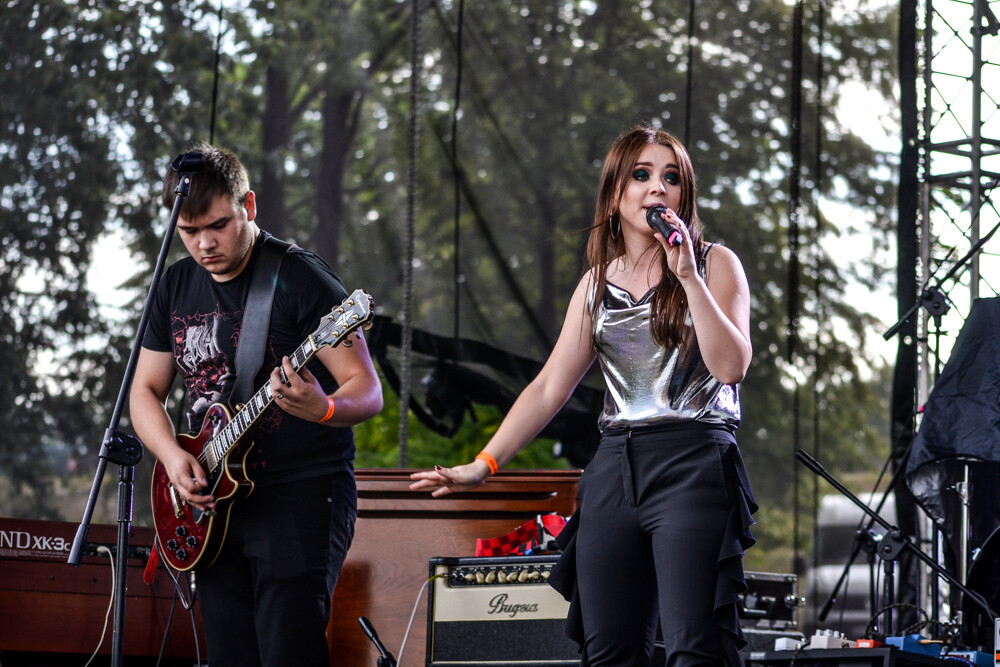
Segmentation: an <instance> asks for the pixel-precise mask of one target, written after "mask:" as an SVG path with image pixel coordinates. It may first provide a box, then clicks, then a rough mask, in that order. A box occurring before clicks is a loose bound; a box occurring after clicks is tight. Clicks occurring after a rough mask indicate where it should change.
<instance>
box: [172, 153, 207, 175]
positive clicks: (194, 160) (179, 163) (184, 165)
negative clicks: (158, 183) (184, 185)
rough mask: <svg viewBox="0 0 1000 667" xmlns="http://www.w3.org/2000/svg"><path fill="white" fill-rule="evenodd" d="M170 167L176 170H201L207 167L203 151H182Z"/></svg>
mask: <svg viewBox="0 0 1000 667" xmlns="http://www.w3.org/2000/svg"><path fill="white" fill-rule="evenodd" d="M170 168H171V169H173V170H174V171H176V172H186V171H201V170H202V169H204V168H205V155H204V154H203V153H198V152H194V153H181V154H180V155H178V156H177V157H175V158H174V160H173V162H171V163H170Z"/></svg>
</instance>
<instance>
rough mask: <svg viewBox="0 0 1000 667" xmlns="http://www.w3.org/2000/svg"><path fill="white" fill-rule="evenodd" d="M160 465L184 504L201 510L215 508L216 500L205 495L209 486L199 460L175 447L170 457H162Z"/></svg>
mask: <svg viewBox="0 0 1000 667" xmlns="http://www.w3.org/2000/svg"><path fill="white" fill-rule="evenodd" d="M160 463H161V464H162V465H163V467H164V469H165V470H166V472H167V477H169V478H170V483H171V484H172V485H173V487H174V489H175V490H176V491H177V495H178V496H180V499H181V501H182V502H184V503H186V504H188V505H191V506H192V507H197V508H198V509H200V510H210V509H213V508H214V507H215V498H213V497H212V496H211V495H209V494H205V493H203V492H204V491H205V490H206V487H207V486H208V480H207V478H206V477H205V471H204V470H202V467H201V466H200V465H199V464H198V459H196V458H195V457H194V456H192V455H191V454H189V453H188V452H187V451H185V450H183V449H181V448H180V447H175V448H172V449H171V451H170V453H169V455H166V456H163V457H161V459H160Z"/></svg>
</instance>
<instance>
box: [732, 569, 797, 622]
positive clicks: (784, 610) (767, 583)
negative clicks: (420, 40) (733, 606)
mask: <svg viewBox="0 0 1000 667" xmlns="http://www.w3.org/2000/svg"><path fill="white" fill-rule="evenodd" d="M746 580H747V591H746V593H744V594H743V595H742V596H740V610H739V614H740V618H741V619H742V621H741V623H742V625H743V629H744V630H747V629H761V630H787V629H794V628H796V627H798V609H799V607H801V606H803V604H804V603H805V600H804V599H803V598H801V597H799V594H798V577H797V576H795V575H794V574H775V573H771V572H747V573H746Z"/></svg>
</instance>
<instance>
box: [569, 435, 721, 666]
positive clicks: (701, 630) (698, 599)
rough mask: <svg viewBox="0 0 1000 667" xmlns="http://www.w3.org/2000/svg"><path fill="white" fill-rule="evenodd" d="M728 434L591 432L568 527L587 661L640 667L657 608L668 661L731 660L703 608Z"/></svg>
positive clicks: (711, 580) (713, 571)
mask: <svg viewBox="0 0 1000 667" xmlns="http://www.w3.org/2000/svg"><path fill="white" fill-rule="evenodd" d="M734 444H735V439H734V438H733V436H732V434H731V433H730V432H728V431H725V430H721V429H715V430H713V429H712V428H704V427H701V426H695V427H690V428H686V429H685V428H681V429H671V430H669V431H668V432H666V433H664V432H662V431H657V432H642V433H639V432H637V433H633V434H627V433H626V434H620V435H609V434H605V436H604V438H603V439H602V440H601V445H600V447H599V448H598V450H597V454H596V455H595V457H594V460H593V461H591V463H590V464H589V465H588V466H587V469H586V470H585V471H584V473H583V475H582V477H581V479H580V485H579V486H580V489H579V492H580V510H579V530H578V533H577V537H576V539H577V544H576V567H577V577H578V585H579V595H580V611H581V615H582V620H583V631H584V636H585V650H586V654H587V659H588V665H590V666H591V667H597V666H598V665H600V666H602V667H603V666H609V665H614V666H616V667H645V666H646V665H647V664H648V663H649V657H650V655H651V654H652V649H653V641H654V636H655V633H656V623H657V618H659V622H660V626H661V629H662V631H663V640H664V646H665V650H666V664H667V665H668V666H670V667H674V666H676V665H684V666H693V665H711V666H712V667H719V665H723V664H726V663H727V662H730V661H731V658H726V656H727V655H729V656H732V655H733V654H734V653H735V649H734V648H733V647H732V646H729V648H728V650H727V648H726V647H725V645H724V643H725V642H729V643H730V644H731V643H732V641H733V638H732V637H731V636H730V635H728V634H727V633H725V632H723V631H722V629H721V628H720V627H719V625H718V624H717V622H716V621H715V619H714V618H713V608H714V603H715V593H716V582H717V578H718V576H719V570H718V567H717V563H718V560H719V554H720V549H721V547H722V543H723V538H724V536H725V533H726V527H727V522H728V520H729V517H730V514H731V511H732V509H733V504H732V502H731V501H730V499H729V497H728V494H727V490H726V482H725V474H724V471H723V463H722V456H721V453H722V452H723V451H725V448H727V447H729V446H732V445H734Z"/></svg>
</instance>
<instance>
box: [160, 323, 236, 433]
mask: <svg viewBox="0 0 1000 667" xmlns="http://www.w3.org/2000/svg"><path fill="white" fill-rule="evenodd" d="M237 321H238V320H237V319H236V317H235V315H234V314H232V313H219V312H212V313H197V314H193V315H190V316H187V317H182V316H177V315H175V316H174V318H173V322H172V325H171V330H172V332H173V337H174V344H173V348H174V362H175V363H176V364H177V368H178V369H179V370H180V372H181V376H182V377H183V378H184V386H185V387H186V388H187V393H188V406H189V407H188V427H189V429H191V431H192V432H194V431H196V430H198V429H200V428H201V422H202V417H203V416H204V414H205V412H206V411H207V410H208V408H209V407H211V405H212V404H213V403H219V402H224V400H225V399H227V398H228V397H229V394H230V393H231V392H232V389H233V384H234V383H235V381H236V355H235V350H236V340H237V338H238V335H239V332H238V326H237V324H236V322H237Z"/></svg>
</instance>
